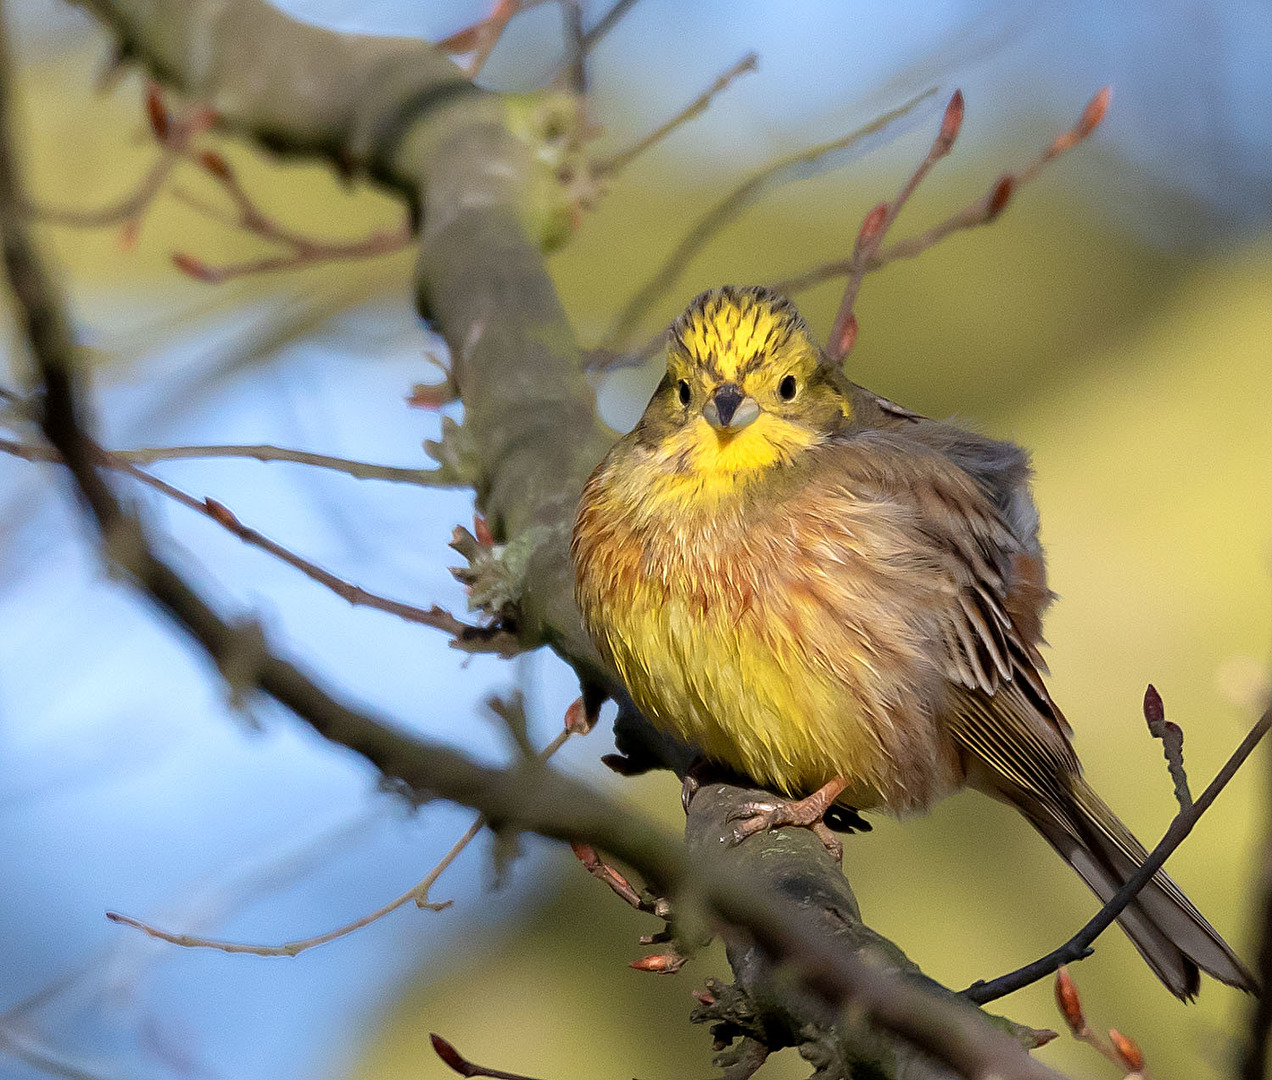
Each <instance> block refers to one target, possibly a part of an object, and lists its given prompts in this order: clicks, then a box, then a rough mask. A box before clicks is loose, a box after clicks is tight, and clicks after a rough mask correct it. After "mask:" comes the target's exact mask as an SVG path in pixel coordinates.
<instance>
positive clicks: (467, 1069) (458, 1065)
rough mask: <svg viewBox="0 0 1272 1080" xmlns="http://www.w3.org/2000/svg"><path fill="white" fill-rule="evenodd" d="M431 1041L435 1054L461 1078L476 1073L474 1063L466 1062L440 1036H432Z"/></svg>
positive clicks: (430, 1036)
mask: <svg viewBox="0 0 1272 1080" xmlns="http://www.w3.org/2000/svg"><path fill="white" fill-rule="evenodd" d="M429 1040H430V1041H431V1042H432V1044H433V1053H435V1054H436V1055H437V1056H438V1057H439V1058H441V1059H442V1061H444V1062H445V1063H446V1064H447V1065H448V1066H450V1068H452V1069H454V1070H455V1071H456V1072H457V1073H459V1075H460V1076H472V1075H473V1074H474V1073H475V1072H476V1070H475V1069H474V1068H473V1066H472V1063H471V1062H469V1061H467V1060H465V1058H464V1056H463V1055H462V1054H461V1053H460V1052H459V1051H458V1050H456V1049H455V1048H454V1047H453V1046H451V1044H450V1043H448V1042H447V1041H446V1040H445V1039H443V1038H442V1037H441V1036H440V1035H433V1034H430V1035H429Z"/></svg>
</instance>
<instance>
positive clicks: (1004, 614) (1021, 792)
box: [861, 426, 1257, 998]
mask: <svg viewBox="0 0 1272 1080" xmlns="http://www.w3.org/2000/svg"><path fill="white" fill-rule="evenodd" d="M912 430H916V431H917V426H916V428H915V429H912ZM899 437H900V436H898V435H897V434H896V433H894V434H891V435H887V436H884V435H881V434H879V435H876V434H874V433H868V434H866V435H864V436H861V438H863V439H864V440H866V441H874V442H876V443H877V444H878V446H879V448H880V450H881V451H882V455H881V457H882V460H883V463H884V464H883V468H882V470H881V474H880V479H881V480H887V481H890V482H891V491H889V492H888V493H887V497H889V498H891V499H894V500H904V501H906V502H909V503H910V504H911V505H912V506H913V508H914V510H915V511H916V519H915V524H916V527H917V530H918V533H919V535H921V536H922V538H923V539H924V540H925V541H926V542H927V543H928V544H930V545H931V547H932V552H931V555H932V557H933V558H934V559H935V560H936V561H937V562H938V564H939V565H940V566H941V567H942V568H943V569H944V571H945V575H946V583H947V585H948V586H950V588H948V589H945V590H942V591H941V592H940V594H939V595H938V596H936V597H934V598H933V599H934V603H935V606H936V608H937V612H936V618H937V626H938V627H939V628H940V629H939V636H940V641H939V642H938V643H937V644H938V651H939V655H940V656H941V659H942V661H943V664H944V670H945V675H946V678H947V679H948V680H949V682H950V684H951V692H950V694H949V695H948V698H947V705H946V709H945V711H944V715H943V717H942V719H943V720H944V723H945V725H946V727H947V730H948V731H949V732H950V734H951V736H952V737H953V738H954V740H955V742H956V743H958V744H959V745H960V746H961V747H962V748H963V750H964V752H965V753H966V754H968V755H969V761H968V765H969V780H971V781H972V782H973V783H974V784H976V786H978V787H981V788H982V789H983V790H986V791H987V792H989V793H990V794H994V795H997V796H998V797H1000V798H1004V799H1006V800H1007V801H1009V802H1011V803H1012V804H1013V805H1015V806H1016V807H1017V809H1019V810H1020V811H1021V812H1022V813H1024V815H1025V816H1026V817H1027V818H1028V819H1029V820H1030V822H1031V823H1032V824H1033V825H1034V826H1035V827H1036V828H1037V829H1038V830H1039V832H1041V833H1042V834H1043V836H1044V837H1045V838H1046V839H1047V840H1048V842H1049V843H1051V845H1052V846H1053V847H1054V848H1055V849H1056V850H1057V851H1058V852H1059V853H1060V854H1061V855H1062V856H1063V857H1064V858H1065V859H1066V860H1067V861H1068V862H1069V863H1070V864H1071V865H1072V866H1073V867H1074V869H1075V870H1077V871H1078V873H1079V874H1080V875H1081V876H1082V877H1083V878H1084V879H1085V880H1086V882H1087V884H1088V885H1089V886H1090V887H1091V888H1092V889H1093V890H1094V891H1095V892H1096V894H1097V895H1099V896H1100V898H1101V899H1102V900H1107V899H1108V898H1109V897H1110V896H1112V895H1113V894H1114V893H1115V892H1116V891H1117V890H1118V888H1119V887H1120V886H1121V884H1122V882H1124V881H1125V880H1126V879H1127V878H1128V877H1129V876H1130V875H1131V874H1133V873H1134V872H1135V869H1136V868H1137V867H1138V866H1139V864H1140V863H1141V862H1142V861H1143V860H1144V858H1145V851H1144V848H1143V846H1142V845H1141V844H1140V843H1139V841H1137V840H1136V839H1135V837H1134V836H1133V835H1132V834H1131V833H1130V831H1129V830H1128V829H1127V828H1126V826H1125V825H1123V824H1122V822H1121V821H1119V820H1118V818H1117V815H1116V814H1114V813H1113V811H1112V810H1110V809H1109V808H1108V806H1106V805H1105V804H1104V802H1103V801H1102V800H1101V799H1100V798H1099V796H1097V795H1096V794H1095V792H1094V791H1092V790H1091V788H1090V787H1089V786H1088V785H1087V783H1086V782H1085V781H1084V780H1083V779H1082V776H1081V766H1080V765H1079V763H1078V759H1077V755H1076V754H1075V753H1074V751H1073V748H1072V746H1071V745H1070V743H1069V738H1068V735H1069V729H1068V726H1067V724H1066V723H1065V721H1064V717H1063V716H1062V715H1061V713H1060V710H1059V709H1058V708H1057V707H1056V706H1055V704H1054V703H1053V702H1052V701H1051V698H1050V696H1049V695H1048V694H1047V690H1046V687H1045V686H1044V685H1043V682H1042V676H1041V673H1040V672H1041V670H1042V663H1041V659H1040V657H1039V656H1038V650H1037V644H1038V643H1039V642H1040V641H1041V637H1040V615H1041V611H1042V608H1043V606H1045V604H1046V603H1047V602H1048V601H1049V599H1050V592H1049V590H1047V589H1046V585H1045V581H1044V580H1041V579H1040V577H1039V574H1040V568H1041V551H1040V550H1037V548H1036V517H1035V528H1034V531H1033V534H1032V536H1029V537H1022V536H1021V535H1020V533H1019V530H1018V529H1017V528H1015V527H1013V524H1012V523H1011V522H1009V521H1008V520H1007V519H1006V515H1005V513H1004V508H1003V506H1002V504H1001V503H1000V502H999V501H998V500H996V499H995V498H994V497H993V495H992V494H991V493H989V492H986V491H985V489H984V485H983V484H980V483H978V482H977V480H976V478H974V477H973V476H972V475H971V474H970V473H968V472H967V471H966V470H964V469H961V468H960V467H959V466H957V465H956V464H954V461H953V460H951V458H950V457H949V456H946V455H942V454H936V455H935V457H934V456H933V451H932V450H931V449H930V448H929V447H922V448H912V449H911V452H910V454H909V456H908V458H907V460H906V462H905V467H904V468H901V467H899V466H900V464H901V463H900V462H899V461H895V460H894V461H893V462H892V463H891V464H890V465H889V464H888V459H889V458H890V457H891V456H892V455H894V454H896V453H897V452H898V448H897V445H896V444H897V440H898V438H899ZM902 452H903V451H902ZM903 476H904V477H906V480H905V481H904V483H902V482H901V477H903ZM1031 505H1032V504H1031ZM1031 547H1032V548H1033V549H1034V550H1031ZM1119 921H1120V922H1121V924H1122V927H1123V929H1124V930H1126V932H1127V933H1128V935H1129V936H1130V938H1131V940H1132V942H1133V943H1134V944H1135V946H1136V947H1137V948H1138V949H1139V951H1140V953H1141V954H1142V955H1143V956H1144V958H1145V960H1146V961H1147V962H1148V964H1149V965H1150V967H1152V969H1153V971H1154V972H1155V973H1156V974H1157V975H1158V977H1159V978H1160V979H1161V980H1162V981H1163V983H1165V984H1166V986H1167V987H1168V988H1169V989H1170V990H1171V991H1172V992H1173V993H1175V994H1176V995H1178V996H1179V997H1181V998H1188V997H1191V996H1192V995H1193V994H1195V993H1196V992H1197V988H1198V967H1200V968H1201V969H1202V970H1204V971H1207V972H1209V973H1210V974H1212V975H1214V976H1215V977H1216V978H1218V979H1221V980H1222V981H1224V982H1227V983H1229V984H1231V985H1234V986H1239V987H1241V988H1243V989H1246V990H1254V989H1256V987H1257V984H1256V982H1255V980H1254V979H1253V977H1252V976H1251V975H1250V974H1249V973H1248V972H1247V971H1246V970H1245V968H1244V967H1243V966H1242V964H1241V962H1240V960H1239V959H1238V958H1237V957H1236V955H1235V954H1234V953H1233V952H1232V950H1231V949H1230V948H1229V947H1228V945H1227V943H1226V942H1224V940H1223V939H1222V938H1221V937H1220V936H1219V934H1218V933H1217V932H1216V931H1215V930H1214V928H1213V927H1211V925H1210V924H1209V923H1208V922H1207V921H1206V920H1205V918H1203V917H1202V915H1201V914H1200V912H1198V911H1197V909H1196V908H1195V907H1194V906H1193V905H1192V904H1191V903H1190V902H1189V900H1188V899H1187V897H1186V896H1184V894H1183V892H1182V891H1180V889H1179V887H1178V886H1177V885H1176V884H1175V883H1174V882H1173V881H1172V880H1171V879H1170V878H1169V877H1168V876H1167V875H1166V874H1165V873H1163V872H1158V874H1156V875H1155V876H1154V878H1153V881H1152V882H1151V883H1150V885H1149V886H1148V887H1147V888H1146V889H1145V890H1144V891H1143V892H1142V893H1141V894H1140V896H1139V897H1138V898H1137V900H1136V901H1135V903H1134V904H1132V905H1131V906H1130V907H1129V908H1128V909H1127V910H1126V912H1125V913H1124V914H1123V916H1122V917H1121V919H1120V920H1119Z"/></svg>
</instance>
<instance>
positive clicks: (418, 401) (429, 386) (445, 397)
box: [406, 382, 455, 409]
mask: <svg viewBox="0 0 1272 1080" xmlns="http://www.w3.org/2000/svg"><path fill="white" fill-rule="evenodd" d="M454 400H455V391H454V389H453V388H452V387H451V384H450V383H449V382H440V383H416V384H415V385H414V386H412V387H411V393H410V394H409V395H408V397H407V399H406V403H407V405H409V406H410V407H411V408H412V409H440V408H441V407H442V406H443V405H447V404H449V403H450V402H452V401H454Z"/></svg>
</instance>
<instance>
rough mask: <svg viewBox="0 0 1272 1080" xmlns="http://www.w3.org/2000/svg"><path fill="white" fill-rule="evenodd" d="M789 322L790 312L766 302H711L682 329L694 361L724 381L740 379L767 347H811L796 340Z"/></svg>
mask: <svg viewBox="0 0 1272 1080" xmlns="http://www.w3.org/2000/svg"><path fill="white" fill-rule="evenodd" d="M789 323H790V316H789V315H787V314H785V313H782V312H780V311H775V310H774V309H773V308H772V307H770V306H768V305H765V304H757V303H754V302H747V303H745V304H742V305H737V304H724V305H713V304H708V305H707V306H706V307H705V308H704V309H703V310H702V311H697V312H694V313H693V316H692V318H690V319H689V320H688V321H687V323H686V325H684V326H683V327H682V328H681V331H680V341H681V342H682V343H683V345H684V348H685V351H686V352H687V353H688V359H689V361H690V363H691V364H694V365H697V366H702V367H706V368H709V369H710V370H711V372H712V375H713V376H715V377H718V379H719V381H720V382H736V381H738V379H739V378H740V377H741V373H742V371H743V369H744V368H745V367H746V366H747V365H748V364H750V363H751V362H752V361H754V359H755V358H756V357H757V356H758V355H760V354H761V353H762V352H763V351H764V349H765V348H766V346H767V347H770V348H772V347H774V346H775V345H777V344H778V343H783V344H785V343H787V342H788V341H789V343H790V344H791V345H795V346H796V348H793V349H791V350H790V351H792V352H795V351H798V345H803V348H804V350H805V351H807V350H808V345H807V343H805V342H799V343H796V342H795V341H794V340H793V337H794V336H793V335H792V334H791V333H790V325H789ZM779 377H780V376H779Z"/></svg>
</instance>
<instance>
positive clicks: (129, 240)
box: [119, 217, 141, 251]
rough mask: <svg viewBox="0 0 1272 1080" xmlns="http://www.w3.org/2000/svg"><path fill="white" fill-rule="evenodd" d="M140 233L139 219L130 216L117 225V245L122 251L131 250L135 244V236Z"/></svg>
mask: <svg viewBox="0 0 1272 1080" xmlns="http://www.w3.org/2000/svg"><path fill="white" fill-rule="evenodd" d="M140 235H141V219H140V218H136V217H130V218H129V219H128V220H127V221H125V222H124V223H123V224H122V225H121V226H120V227H119V246H120V248H121V249H122V250H124V251H132V250H133V248H135V247H136V246H137V237H138V236H140Z"/></svg>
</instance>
